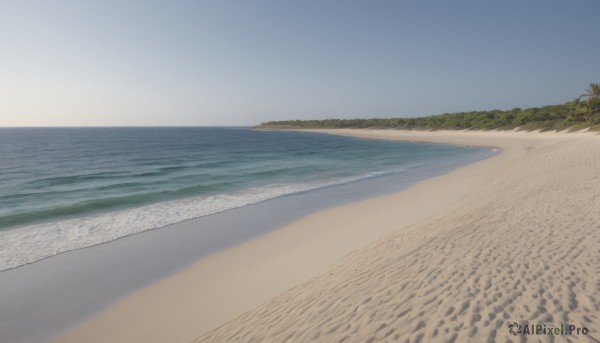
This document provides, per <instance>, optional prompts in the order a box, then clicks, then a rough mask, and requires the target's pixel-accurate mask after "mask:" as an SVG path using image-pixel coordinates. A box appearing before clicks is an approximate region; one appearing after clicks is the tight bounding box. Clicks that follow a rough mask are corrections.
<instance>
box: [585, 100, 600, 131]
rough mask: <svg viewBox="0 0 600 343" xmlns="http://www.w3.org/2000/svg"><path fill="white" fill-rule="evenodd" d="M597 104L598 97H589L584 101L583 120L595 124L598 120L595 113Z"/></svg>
mask: <svg viewBox="0 0 600 343" xmlns="http://www.w3.org/2000/svg"><path fill="white" fill-rule="evenodd" d="M597 105H598V98H596V97H589V98H588V99H587V101H586V102H585V108H586V110H587V111H586V112H585V121H587V122H588V123H590V124H592V125H593V124H596V123H597V122H598V121H599V120H598V115H597V112H598V111H597V109H596V107H597Z"/></svg>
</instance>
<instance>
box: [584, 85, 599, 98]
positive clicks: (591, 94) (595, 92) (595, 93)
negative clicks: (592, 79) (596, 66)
mask: <svg viewBox="0 0 600 343" xmlns="http://www.w3.org/2000/svg"><path fill="white" fill-rule="evenodd" d="M585 91H586V92H587V93H585V94H583V95H582V97H586V98H596V99H598V98H600V83H590V88H588V89H586V90H585Z"/></svg>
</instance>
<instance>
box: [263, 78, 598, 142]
mask: <svg viewBox="0 0 600 343" xmlns="http://www.w3.org/2000/svg"><path fill="white" fill-rule="evenodd" d="M257 127H258V128H390V129H417V130H440V129H453V130H461V129H473V130H489V129H502V130H509V129H514V128H520V129H524V130H536V129H541V130H542V131H547V130H564V129H567V128H570V129H572V130H577V129H582V128H585V127H591V128H592V129H595V130H600V84H598V83H592V84H590V88H589V89H587V90H586V93H585V94H583V95H581V96H579V97H577V98H576V99H574V100H573V101H569V102H567V103H564V104H561V105H551V106H544V107H539V108H538V107H532V108H527V109H524V110H523V109H520V108H513V109H512V110H509V111H501V110H492V111H474V112H460V113H444V114H440V115H432V116H427V117H420V118H372V119H325V120H284V121H269V122H265V123H262V124H260V125H258V126H257Z"/></svg>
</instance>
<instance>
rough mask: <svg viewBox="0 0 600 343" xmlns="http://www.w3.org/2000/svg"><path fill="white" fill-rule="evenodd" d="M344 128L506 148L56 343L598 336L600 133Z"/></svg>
mask: <svg viewBox="0 0 600 343" xmlns="http://www.w3.org/2000/svg"><path fill="white" fill-rule="evenodd" d="M335 133H336V134H346V135H352V136H362V137H370V138H384V139H401V140H415V141H428V142H439V143H450V144H467V145H480V146H497V147H501V148H502V149H504V152H503V153H502V154H500V155H498V156H497V157H494V158H492V159H488V160H485V161H482V162H478V163H475V164H472V165H469V166H466V167H462V168H460V169H457V170H455V171H454V172H451V173H449V174H446V175H442V176H440V177H436V178H433V179H430V180H427V181H424V182H421V183H419V184H417V185H415V186H412V187H410V188H409V189H408V190H406V191H403V192H400V193H396V194H393V195H390V196H385V197H380V198H375V199H370V200H366V201H362V202H358V203H354V204H350V205H346V206H342V207H339V208H335V209H331V210H325V211H321V212H318V213H316V214H314V215H311V216H308V217H305V218H303V219H301V220H299V221H297V222H295V223H293V224H291V225H289V226H286V227H284V228H282V229H280V230H277V231H275V232H272V233H270V234H268V235H266V236H264V237H261V238H259V239H256V240H254V241H251V242H248V243H245V244H242V245H240V246H237V247H234V248H232V249H229V250H227V251H224V252H222V253H219V254H216V255H214V256H211V257H209V258H207V259H205V260H202V261H200V262H198V263H197V264H196V265H194V266H192V267H191V268H189V269H187V270H184V271H183V272H181V273H178V274H176V275H174V276H172V277H169V278H167V279H166V280H163V281H161V282H159V283H158V284H156V285H154V286H151V287H149V288H146V289H144V290H141V291H140V292H138V293H136V294H134V295H132V296H130V297H128V298H126V299H125V300H123V301H121V302H120V303H118V304H116V305H114V306H112V307H111V308H109V309H108V310H107V311H105V312H104V313H102V314H100V315H99V316H98V317H96V318H94V319H92V320H90V321H88V322H86V323H84V324H83V325H81V326H79V327H77V328H76V329H75V330H73V331H71V332H69V333H67V334H66V335H65V336H63V337H61V338H59V339H58V340H57V342H186V341H190V340H192V339H193V338H194V337H198V336H201V337H200V338H199V339H197V340H194V341H195V342H339V341H343V342H379V341H382V342H386V341H396V340H398V341H401V342H405V341H410V342H417V341H422V342H449V341H456V342H482V341H502V342H504V341H514V342H517V341H521V339H522V338H525V337H515V336H512V335H510V334H509V332H508V325H509V324H510V323H512V322H513V321H517V322H526V321H529V322H531V323H536V324H547V325H560V324H575V325H579V326H585V327H587V328H588V329H589V330H590V335H591V336H593V337H595V338H596V339H598V338H600V138H598V136H596V135H593V134H590V133H572V134H563V133H522V132H462V131H455V132H413V131H392V130H390V131H387V130H335ZM371 242H372V243H371ZM369 243H370V244H369ZM344 256H345V257H344ZM342 257H343V258H342ZM294 286H295V287H294ZM291 287H293V288H291ZM290 288H291V289H290ZM286 290H287V291H286ZM277 294H279V295H277ZM269 299H270V300H269ZM223 323H225V324H224V325H221V324H223ZM219 325H221V326H220V327H218V328H217V329H216V330H213V331H210V330H212V329H214V328H215V327H217V326H219ZM209 331H210V332H209ZM207 332H208V333H207ZM564 338H565V337H561V338H558V341H561V340H563V341H564ZM567 338H568V337H567ZM529 339H530V340H532V341H533V339H535V341H537V340H538V339H543V340H544V341H545V338H544V337H541V336H530V337H529ZM570 339H572V341H574V342H576V341H585V340H586V339H587V338H578V337H577V336H571V337H570Z"/></svg>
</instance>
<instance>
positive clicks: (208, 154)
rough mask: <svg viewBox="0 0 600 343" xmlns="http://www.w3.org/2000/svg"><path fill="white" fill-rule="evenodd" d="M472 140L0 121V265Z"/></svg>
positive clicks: (399, 163)
mask: <svg viewBox="0 0 600 343" xmlns="http://www.w3.org/2000/svg"><path fill="white" fill-rule="evenodd" d="M480 150H481V149H478V148H468V147H457V146H450V145H441V144H425V143H409V142H394V141H382V140H366V139H357V138H350V137H341V136H333V135H324V134H318V133H309V132H288V131H257V130H253V129H251V128H247V127H190V128H179V127H177V128H176V127H172V128H167V127H165V128H133V127H132V128H2V129H0V271H1V270H6V269H11V268H15V267H19V266H21V265H24V264H28V263H32V262H35V261H38V260H41V259H44V258H47V257H50V256H53V255H57V254H60V253H62V252H66V251H70V250H74V249H80V248H85V247H89V246H93V245H97V244H100V243H105V242H109V241H112V240H115V239H118V238H121V237H124V236H128V235H132V234H136V233H140V232H144V231H147V230H151V229H157V228H161V227H164V226H167V225H170V224H174V223H178V222H182V221H186V220H190V219H193V218H199V217H204V216H209V215H212V214H215V213H219V212H223V211H228V210H231V209H234V208H239V207H244V206H247V205H251V204H256V203H259V202H263V201H267V200H269V199H274V198H278V197H282V196H288V195H291V194H296V193H300V192H308V191H313V190H317V189H321V188H327V187H337V186H340V185H344V184H349V183H356V182H361V181H364V180H368V179H373V178H379V177H383V176H386V175H399V176H401V175H402V173H406V172H408V171H412V172H414V171H415V170H416V171H418V170H419V169H422V170H425V169H427V168H433V167H434V166H435V165H437V164H440V163H444V162H447V161H453V160H456V159H460V158H465V157H468V156H474V155H476V154H478V152H479V151H480Z"/></svg>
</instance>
